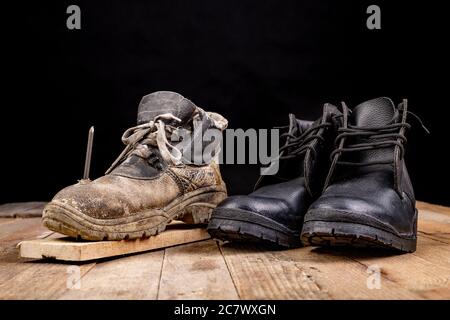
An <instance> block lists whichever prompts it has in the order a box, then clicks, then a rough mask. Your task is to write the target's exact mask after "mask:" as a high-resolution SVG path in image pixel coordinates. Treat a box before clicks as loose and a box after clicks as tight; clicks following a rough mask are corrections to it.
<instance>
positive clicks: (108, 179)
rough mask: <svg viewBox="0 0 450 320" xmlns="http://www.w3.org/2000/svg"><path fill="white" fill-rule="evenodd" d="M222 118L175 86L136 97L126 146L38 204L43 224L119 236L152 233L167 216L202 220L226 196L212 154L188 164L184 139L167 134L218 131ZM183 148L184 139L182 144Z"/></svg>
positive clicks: (91, 235)
mask: <svg viewBox="0 0 450 320" xmlns="http://www.w3.org/2000/svg"><path fill="white" fill-rule="evenodd" d="M226 125H227V121H226V120H225V118H223V117H222V116H220V115H219V114H216V113H210V112H205V111H203V110H202V109H200V108H198V107H197V106H196V105H194V104H193V103H192V102H191V101H189V100H188V99H186V98H184V97H182V96H181V95H179V94H177V93H174V92H167V91H161V92H155V93H152V94H149V95H147V96H145V97H143V98H142V100H141V103H140V105H139V111H138V125H137V126H136V127H133V128H130V129H128V130H127V131H126V132H125V133H124V135H123V137H122V141H123V142H124V144H125V145H126V148H125V150H124V151H123V152H122V154H121V155H120V156H119V158H118V159H117V160H116V161H115V162H114V164H113V165H112V166H111V168H110V169H109V170H108V171H107V173H106V175H105V176H102V177H100V178H98V179H96V180H94V181H90V180H81V181H80V182H79V183H77V184H75V185H72V186H69V187H67V188H65V189H63V190H61V191H60V192H59V193H58V194H56V196H55V197H54V198H53V200H52V201H51V202H50V203H49V204H48V205H47V206H46V207H45V209H44V213H43V223H44V225H45V226H46V227H47V228H49V229H50V230H53V231H56V232H59V233H63V234H65V235H68V236H71V237H78V238H82V239H86V240H122V239H134V238H140V237H148V236H151V235H155V234H158V233H160V232H162V231H163V230H164V229H165V228H166V225H167V224H168V223H169V222H170V221H171V220H172V219H180V220H183V221H185V222H187V223H193V224H197V223H207V222H208V220H209V217H210V214H211V211H212V209H213V208H214V207H215V206H216V205H217V204H218V203H219V202H221V201H222V200H223V199H225V197H226V195H227V192H226V187H225V184H224V182H223V181H222V178H221V175H220V171H219V166H218V164H217V163H218V162H217V159H216V158H217V157H216V156H215V155H213V156H214V157H212V158H210V159H207V158H208V157H207V155H205V159H206V160H205V161H207V162H205V161H203V162H200V163H192V157H189V158H186V157H185V153H182V152H181V150H180V148H179V147H180V146H181V144H182V143H185V142H186V141H189V139H187V140H186V141H185V140H180V141H178V142H177V143H173V144H171V141H172V140H173V136H174V134H175V133H177V132H178V131H181V129H183V130H184V131H183V132H188V133H191V135H190V136H194V135H199V134H198V133H199V132H200V136H201V135H202V133H203V132H205V130H207V129H209V130H216V131H217V132H218V133H219V134H220V135H221V132H222V130H223V129H224V128H225V127H226ZM177 130H178V131H177ZM190 136H188V137H190ZM217 146H218V145H217ZM217 146H216V147H217ZM189 148H190V147H189V144H187V145H186V143H185V145H184V149H186V150H188V149H189ZM200 149H201V150H195V148H194V153H197V155H198V154H199V153H200V154H201V153H202V151H203V149H204V148H203V145H202V144H200ZM212 149H213V150H216V151H217V149H214V148H212ZM217 152H218V151H217Z"/></svg>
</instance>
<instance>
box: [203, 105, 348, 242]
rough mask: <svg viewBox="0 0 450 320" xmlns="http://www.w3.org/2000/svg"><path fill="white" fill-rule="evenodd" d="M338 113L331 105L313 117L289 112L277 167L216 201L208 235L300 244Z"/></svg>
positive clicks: (326, 165)
mask: <svg viewBox="0 0 450 320" xmlns="http://www.w3.org/2000/svg"><path fill="white" fill-rule="evenodd" d="M341 117H342V116H341V114H340V112H339V111H338V109H337V108H336V107H335V106H332V105H330V104H326V105H325V106H324V108H323V116H322V117H321V118H320V119H319V120H317V121H315V122H312V121H303V120H298V119H295V116H294V115H292V114H291V115H289V126H288V127H287V132H284V133H282V134H281V135H280V139H281V141H280V145H282V147H281V148H280V157H279V170H278V172H277V173H276V174H275V175H264V176H261V177H260V179H259V180H258V182H257V184H256V186H255V191H254V192H252V193H251V194H249V195H240V196H231V197H229V198H227V199H226V200H224V201H223V202H222V203H221V204H219V206H218V207H217V208H216V209H214V211H213V214H212V217H211V220H210V222H209V224H208V232H209V233H210V234H211V236H212V237H214V238H218V239H221V240H226V241H247V242H256V243H265V244H270V245H274V246H279V247H296V246H300V245H301V241H300V231H301V227H302V223H303V217H304V215H305V213H306V210H307V209H308V207H309V205H310V204H311V203H312V202H313V200H315V199H316V198H317V197H318V196H319V195H320V192H321V190H322V187H323V183H324V181H325V177H326V173H327V169H328V168H329V156H330V153H331V151H332V147H333V142H334V138H335V135H336V129H337V127H338V125H337V122H338V121H340V119H341Z"/></svg>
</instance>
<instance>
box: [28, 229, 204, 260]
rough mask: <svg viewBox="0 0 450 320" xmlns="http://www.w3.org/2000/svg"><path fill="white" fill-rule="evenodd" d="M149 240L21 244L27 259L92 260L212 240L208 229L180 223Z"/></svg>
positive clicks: (43, 240) (54, 241)
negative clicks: (190, 226) (189, 226)
mask: <svg viewBox="0 0 450 320" xmlns="http://www.w3.org/2000/svg"><path fill="white" fill-rule="evenodd" d="M178 226H179V227H178V228H175V227H174V228H170V229H168V230H167V231H165V232H162V233H160V234H158V235H156V236H153V237H150V238H147V239H136V240H122V241H76V240H74V239H71V238H66V237H63V238H59V239H40V240H30V241H23V242H21V243H20V255H21V256H22V257H23V258H36V259H41V258H46V257H47V258H53V259H56V260H62V261H89V260H94V259H100V258H105V257H114V256H119V255H124V254H130V253H137V252H144V251H149V250H155V249H160V248H165V247H170V246H175V245H180V244H184V243H190V242H194V241H200V240H205V239H209V238H210V236H209V234H208V233H207V232H206V230H205V229H204V228H187V227H186V225H182V224H181V225H178Z"/></svg>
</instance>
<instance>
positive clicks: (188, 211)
mask: <svg viewBox="0 0 450 320" xmlns="http://www.w3.org/2000/svg"><path fill="white" fill-rule="evenodd" d="M214 208H215V205H211V204H208V203H201V204H200V203H199V204H192V205H189V206H187V207H186V208H185V209H184V214H183V216H182V217H181V218H180V220H181V221H183V222H185V223H189V224H206V223H208V222H209V218H210V217H211V214H212V211H213V209H214Z"/></svg>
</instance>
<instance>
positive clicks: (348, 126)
mask: <svg viewBox="0 0 450 320" xmlns="http://www.w3.org/2000/svg"><path fill="white" fill-rule="evenodd" d="M343 109H344V110H343V111H344V112H343V115H344V118H343V126H342V127H341V128H339V131H338V132H339V135H338V136H337V138H336V149H335V150H334V151H333V153H332V165H331V168H330V171H329V175H328V178H327V182H326V184H325V188H324V191H323V193H322V195H321V196H320V197H319V199H318V200H316V201H315V202H314V203H313V204H312V205H311V207H310V208H309V210H308V213H307V214H306V216H305V222H304V225H303V230H302V240H303V242H304V243H305V244H310V245H324V246H341V245H350V246H356V247H384V248H394V249H398V250H400V251H405V252H412V251H415V250H416V242H417V210H416V208H415V198H414V192H413V187H412V185H411V181H410V179H409V176H408V171H407V170H406V166H405V161H404V155H405V144H406V137H405V132H406V130H407V129H409V127H410V125H409V124H408V123H407V122H406V116H407V114H408V113H409V112H408V111H407V101H406V100H404V101H403V103H401V104H400V105H399V106H398V107H395V105H394V103H393V102H392V100H391V99H389V98H378V99H373V100H370V101H366V102H364V103H361V104H360V105H358V106H357V107H355V108H354V109H353V111H352V112H351V111H350V110H349V109H348V108H347V107H346V106H345V104H344V103H343ZM411 114H412V113H411Z"/></svg>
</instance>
